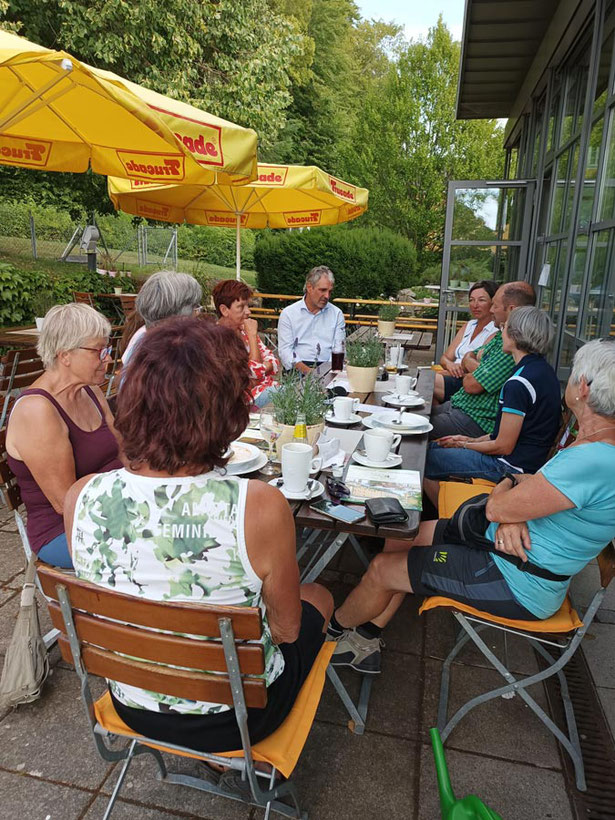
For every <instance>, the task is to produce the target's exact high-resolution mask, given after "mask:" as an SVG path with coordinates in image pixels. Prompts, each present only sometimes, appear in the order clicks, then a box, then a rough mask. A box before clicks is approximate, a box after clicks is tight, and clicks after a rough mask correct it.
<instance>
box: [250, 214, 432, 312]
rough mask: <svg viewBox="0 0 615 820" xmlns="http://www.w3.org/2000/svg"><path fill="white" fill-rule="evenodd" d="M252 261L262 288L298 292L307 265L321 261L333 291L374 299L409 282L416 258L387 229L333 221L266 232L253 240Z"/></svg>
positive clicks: (405, 242)
mask: <svg viewBox="0 0 615 820" xmlns="http://www.w3.org/2000/svg"><path fill="white" fill-rule="evenodd" d="M254 264H255V267H256V271H257V282H258V287H259V290H261V291H263V292H268V293H289V294H292V293H297V294H298V293H302V292H303V283H304V281H305V276H306V274H307V273H308V271H309V270H310V268H313V267H315V266H316V265H327V267H329V268H331V270H332V271H333V273H334V275H335V293H334V296H336V297H343V298H344V297H345V298H350V297H357V298H363V299H377V298H378V297H379V295H380V294H381V293H383V292H385V293H397V291H398V290H400V289H401V288H406V287H411V286H412V285H413V284H414V282H415V274H416V265H417V261H416V249H415V247H414V245H413V244H412V243H411V242H410V241H409V240H408V239H406V238H404V237H402V236H399V235H398V234H396V233H393V231H389V230H383V229H378V228H353V229H352V230H348V229H347V228H345V227H344V226H339V227H337V226H336V227H332V228H313V229H310V230H305V231H276V232H273V231H269V232H267V233H265V234H264V235H263V236H262V237H261V238H260V239H259V240H258V241H257V243H256V245H255V248H254Z"/></svg>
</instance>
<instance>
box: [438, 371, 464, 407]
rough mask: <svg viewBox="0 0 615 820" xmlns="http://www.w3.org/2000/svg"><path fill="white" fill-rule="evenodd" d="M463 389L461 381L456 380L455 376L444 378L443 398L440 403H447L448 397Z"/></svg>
mask: <svg viewBox="0 0 615 820" xmlns="http://www.w3.org/2000/svg"><path fill="white" fill-rule="evenodd" d="M462 387H463V379H458V378H456V377H455V376H444V398H443V399H442V403H444V402H445V401H448V400H449V399H450V397H451V396H452V395H453V394H454V393H456V392H457V391H458V390H461V388H462Z"/></svg>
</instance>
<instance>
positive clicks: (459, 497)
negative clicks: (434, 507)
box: [438, 478, 495, 518]
mask: <svg viewBox="0 0 615 820" xmlns="http://www.w3.org/2000/svg"><path fill="white" fill-rule="evenodd" d="M494 487H495V484H494V483H493V482H492V481H486V480H485V479H484V478H473V479H472V483H471V484H464V483H463V482H461V481H441V482H440V491H439V493H438V515H439V516H440V518H451V517H452V516H453V514H454V513H455V511H456V510H457V508H458V507H459V505H460V504H463V502H464V501H467V500H468V498H474V496H475V495H480V494H481V493H490V492H491V490H492V489H493V488H494Z"/></svg>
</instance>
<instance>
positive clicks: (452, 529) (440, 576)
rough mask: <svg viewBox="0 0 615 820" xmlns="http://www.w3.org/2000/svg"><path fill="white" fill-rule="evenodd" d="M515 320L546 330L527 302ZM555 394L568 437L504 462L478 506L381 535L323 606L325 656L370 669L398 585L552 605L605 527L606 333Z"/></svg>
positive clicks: (614, 353)
mask: <svg viewBox="0 0 615 820" xmlns="http://www.w3.org/2000/svg"><path fill="white" fill-rule="evenodd" d="M524 310H535V308H516V309H515V310H514V311H513V312H512V314H511V316H510V318H509V320H508V324H509V325H510V323H511V322H512V320H513V317H514V316H515V315H516V314H518V313H520V312H521V311H524ZM540 321H542V320H540ZM519 327H524V338H525V339H526V340H527V338H528V337H530V336H532V337H533V338H534V343H535V344H536V343H537V340H538V339H539V338H544V336H543V335H542V334H540V333H539V331H538V327H539V324H538V322H536V323H534V321H533V318H532V316H531V315H529V314H526V315H524V314H521V316H517V321H516V322H514V323H513V329H512V335H513V336H514V335H515V334H516V333H517V332H518V329H519ZM506 338H508V340H509V341H508V342H505V344H510V339H511V333H510V328H509V333H508V334H506V333H505V339H506ZM518 345H519V340H518V339H517V342H516V343H515V346H518ZM511 352H513V351H512V350H511ZM513 355H514V353H513ZM530 355H535V354H530ZM521 361H523V359H522V360H521ZM521 378H523V377H521ZM565 397H566V404H567V405H568V407H569V408H570V410H572V412H573V413H574V415H575V416H576V418H577V421H578V423H579V431H578V435H577V438H576V439H575V440H574V441H573V443H572V444H570V445H569V446H568V447H566V448H564V449H563V450H560V451H559V452H558V453H556V454H555V456H553V458H551V459H550V460H549V461H548V462H547V463H546V464H545V465H544V466H543V467H541V468H540V470H538V472H537V473H535V474H534V475H531V474H529V473H512V472H509V473H506V475H505V476H503V478H502V479H501V480H500V481H499V483H498V484H497V486H496V487H494V488H493V491H492V492H491V495H490V496H489V498H488V500H487V503H486V509H485V510H484V513H485V514H484V515H482V516H479V515H477V514H476V513H477V512H478V507H479V506H480V504H481V501H480V499H479V498H474V499H470V500H469V501H468V502H467V503H464V504H463V505H462V506H461V507H460V508H459V509H458V510H457V512H456V513H455V514H454V515H453V517H452V518H450V519H445V518H441V519H440V520H439V521H423V523H422V524H421V526H420V529H419V532H418V535H417V536H416V538H415V539H414V543H412V544H409V543H408V542H407V541H393V540H387V541H386V543H385V548H384V552H382V553H380V555H377V556H376V557H375V558H374V560H373V561H372V562H371V564H370V566H369V568H368V570H367V572H366V574H365V575H364V576H363V578H362V580H361V583H360V584H359V585H358V586H357V587H356V588H355V589H354V590H353V591H352V592H351V593H350V595H349V596H348V597H347V598H346V600H345V601H344V603H343V604H342V606H341V607H340V608H339V609H337V610H336V611H335V612H334V613H333V617H332V618H331V624H330V626H329V629H328V633H329V635H330V636H331V637H333V638H334V639H336V640H338V641H339V643H338V646H337V649H336V651H335V654H334V655H333V658H332V659H331V664H332V665H333V666H352V667H353V668H355V669H358V670H360V671H363V672H370V673H371V674H375V673H377V672H379V671H380V644H381V641H380V631H381V630H382V629H383V628H384V627H385V626H386V624H387V623H388V622H389V621H390V620H391V618H392V616H393V615H394V613H395V612H396V611H397V609H398V607H399V605H400V603H401V601H402V600H403V595H404V594H405V593H408V592H413V593H415V594H416V595H423V596H428V595H445V596H446V597H447V598H452V599H454V600H456V601H459V602H461V603H465V604H468V605H469V606H475V607H477V608H478V609H480V610H482V611H484V612H489V613H491V614H492V615H497V616H499V617H503V618H512V619H515V620H522V621H529V620H543V619H545V618H550V617H551V616H552V615H554V614H555V613H556V612H557V611H558V610H559V609H560V607H561V606H562V604H563V602H564V599H565V597H566V593H567V591H568V587H569V585H570V579H571V578H572V576H574V575H576V574H577V573H578V572H581V570H582V569H583V568H584V567H585V566H586V565H587V564H588V563H589V562H590V561H592V560H593V559H594V558H596V556H597V555H598V554H599V553H600V551H601V550H602V549H603V548H604V546H605V545H606V544H608V543H609V541H610V540H611V539H612V538H613V537H615V481H613V465H614V464H615V338H613V337H610V338H609V339H596V340H595V341H593V342H588V343H587V344H586V345H584V346H583V347H582V348H581V349H580V350H578V351H577V353H576V355H575V357H574V362H573V366H572V372H571V374H570V378H569V380H568V385H567V386H566V396H565ZM477 489H480V488H477ZM481 517H482V521H480V518H481ZM443 555H444V556H445V558H444V560H442V556H443Z"/></svg>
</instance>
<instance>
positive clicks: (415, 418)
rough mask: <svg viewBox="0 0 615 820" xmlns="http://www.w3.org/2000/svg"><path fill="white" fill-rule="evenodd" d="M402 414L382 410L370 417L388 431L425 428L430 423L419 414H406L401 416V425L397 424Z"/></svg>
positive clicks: (386, 409) (385, 409)
mask: <svg viewBox="0 0 615 820" xmlns="http://www.w3.org/2000/svg"><path fill="white" fill-rule="evenodd" d="M399 416H400V414H399V412H398V411H397V410H392V409H389V408H384V407H383V408H381V409H379V410H376V411H374V412H373V413H372V415H371V416H370V418H371V419H373V420H374V422H375V423H376V424H377V425H379V426H380V427H386V428H387V430H411V429H413V428H414V427H424V426H425V424H426V423H427V422H428V421H429V419H428V418H426V417H425V416H420V415H419V414H418V413H404V412H402V414H401V424H396V423H395V422H396V420H397V419H398V418H399Z"/></svg>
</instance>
